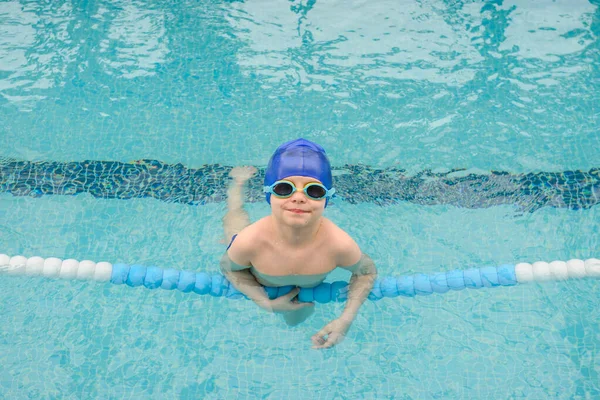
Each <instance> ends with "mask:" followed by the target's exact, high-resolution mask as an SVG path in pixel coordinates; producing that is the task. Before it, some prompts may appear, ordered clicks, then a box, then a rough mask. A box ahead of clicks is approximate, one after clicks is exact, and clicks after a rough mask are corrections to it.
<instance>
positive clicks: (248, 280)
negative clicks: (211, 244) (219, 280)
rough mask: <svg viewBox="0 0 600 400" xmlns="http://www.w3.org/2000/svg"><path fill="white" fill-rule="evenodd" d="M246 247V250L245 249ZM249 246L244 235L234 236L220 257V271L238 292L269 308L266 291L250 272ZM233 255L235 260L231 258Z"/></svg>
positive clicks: (262, 306) (260, 305)
mask: <svg viewBox="0 0 600 400" xmlns="http://www.w3.org/2000/svg"><path fill="white" fill-rule="evenodd" d="M247 249H248V250H247ZM249 249H250V247H249V246H246V245H245V237H243V236H242V237H240V235H238V237H237V238H236V240H235V242H233V243H232V244H231V246H230V247H229V249H228V250H227V251H226V252H225V254H223V257H221V263H220V266H221V272H222V273H223V275H225V277H226V278H227V280H228V281H229V282H231V284H232V285H233V286H234V287H235V288H236V289H237V290H239V291H240V292H242V293H243V294H245V295H246V297H248V298H249V299H250V300H252V301H254V302H255V303H256V304H257V305H258V306H259V307H261V308H264V309H269V301H270V300H269V297H268V296H267V292H266V291H265V289H264V288H263V287H262V285H261V284H260V283H258V282H257V281H256V278H255V277H254V275H252V273H250V266H251V264H250V259H251V256H252V254H251V253H250V251H249ZM231 257H233V258H234V259H235V260H236V261H237V262H235V261H233V260H232V259H231Z"/></svg>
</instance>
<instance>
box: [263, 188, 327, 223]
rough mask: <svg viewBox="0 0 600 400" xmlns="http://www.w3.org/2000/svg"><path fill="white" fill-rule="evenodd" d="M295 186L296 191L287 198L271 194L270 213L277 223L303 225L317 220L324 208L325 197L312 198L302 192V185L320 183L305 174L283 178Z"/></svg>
mask: <svg viewBox="0 0 600 400" xmlns="http://www.w3.org/2000/svg"><path fill="white" fill-rule="evenodd" d="M282 180H286V181H289V182H292V183H293V184H294V185H295V186H296V189H297V190H296V191H295V192H294V193H293V194H292V195H291V196H290V197H288V198H287V199H280V198H278V197H276V196H274V195H271V213H272V215H273V217H274V218H275V219H276V220H277V222H279V223H283V224H285V225H289V226H297V227H303V226H307V225H311V224H313V223H316V222H318V221H319V219H320V218H321V216H322V215H323V211H324V210H325V199H323V200H313V199H311V198H309V197H307V196H306V194H305V193H304V186H305V185H307V184H309V183H311V182H318V183H321V182H320V181H319V180H317V179H315V178H309V177H306V176H288V177H286V178H283V179H282Z"/></svg>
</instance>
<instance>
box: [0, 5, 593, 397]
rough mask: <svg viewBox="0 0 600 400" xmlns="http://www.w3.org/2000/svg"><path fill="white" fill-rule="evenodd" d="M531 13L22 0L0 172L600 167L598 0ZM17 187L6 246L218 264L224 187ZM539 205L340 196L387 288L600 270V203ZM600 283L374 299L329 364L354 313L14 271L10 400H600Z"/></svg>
mask: <svg viewBox="0 0 600 400" xmlns="http://www.w3.org/2000/svg"><path fill="white" fill-rule="evenodd" d="M530 3H531V2H527V1H512V2H508V1H505V2H489V3H484V4H482V3H480V2H466V1H465V2H442V1H422V2H414V1H402V2H397V1H378V2H370V3H367V2H360V1H350V2H338V1H332V2H327V3H325V2H314V1H308V2H307V1H304V2H298V1H291V2H280V3H275V2H264V1H246V2H217V1H209V2H202V3H198V2H172V3H167V2H152V1H148V2H122V1H117V0H115V1H112V2H109V1H98V2H85V1H82V2H61V1H55V2H51V3H50V4H40V3H39V2H27V1H21V2H17V1H3V2H0V120H1V121H2V124H1V125H0V156H1V157H2V159H3V160H2V161H0V162H1V163H4V164H6V163H9V162H13V161H14V160H18V161H30V162H71V161H75V162H83V161H84V160H96V161H102V162H108V161H120V162H131V161H133V160H139V159H153V160H160V161H162V162H164V163H167V164H169V165H173V164H177V163H181V164H183V165H184V166H186V167H188V168H202V167H203V165H205V164H218V165H222V166H234V165H245V164H251V165H255V166H257V167H259V168H260V167H264V166H265V165H266V163H267V161H268V157H269V155H270V154H271V152H272V151H273V149H274V148H275V147H276V146H277V145H278V144H280V143H281V142H283V141H285V140H290V139H293V138H296V137H299V136H303V137H306V138H308V139H311V140H315V141H317V142H319V143H320V144H322V145H323V146H324V147H325V148H326V149H327V151H328V154H329V156H330V159H331V161H332V164H333V165H334V166H336V167H338V168H342V169H343V168H345V167H347V164H350V165H356V164H362V165H367V166H370V167H372V168H392V167H395V168H401V169H403V170H405V174H406V175H407V176H413V175H418V174H420V173H422V172H423V171H428V170H431V171H434V172H436V171H437V172H441V173H444V172H445V171H449V170H452V169H460V168H463V169H466V170H467V171H470V172H472V173H475V174H478V176H479V175H481V176H488V175H489V173H490V171H501V172H503V173H506V174H508V175H509V176H513V175H515V174H522V173H523V174H526V173H540V172H543V173H558V174H560V173H562V172H563V171H574V170H581V171H590V170H591V169H594V168H598V167H599V166H600V165H599V162H598V160H600V150H599V149H600V143H599V142H600V140H599V133H598V132H599V128H600V120H599V115H600V114H599V110H598V104H600V102H599V101H600V95H599V94H598V93H600V70H599V67H600V56H599V45H598V35H599V34H600V25H599V24H600V11H599V10H598V4H597V2H587V1H547V2H545V1H541V2H536V3H535V4H530ZM349 176H351V177H352V178H353V179H355V180H356V179H358V177H359V174H358V173H352V174H350V175H349ZM338 179H341V178H338ZM33 180H34V181H35V179H33ZM0 183H1V182H0ZM29 184H31V183H29ZM34 184H35V183H34ZM0 188H1V189H2V193H0V253H5V254H9V255H16V254H22V255H25V256H28V257H29V256H34V255H39V256H42V257H50V256H55V257H60V258H65V259H66V258H75V259H91V260H95V261H101V260H106V261H109V262H114V263H116V262H126V263H140V264H144V265H160V266H164V267H169V266H173V267H177V268H182V269H184V268H185V269H194V270H202V271H209V272H213V273H214V272H217V271H218V268H217V264H218V260H219V258H220V256H221V254H222V252H223V250H224V245H223V244H222V243H220V239H221V235H222V230H221V229H222V228H221V218H222V216H223V214H224V211H225V204H224V202H223V201H222V199H221V200H219V199H216V200H215V201H212V202H207V203H206V204H201V205H187V204H182V203H177V202H172V201H168V199H167V200H166V201H163V200H159V199H157V198H131V199H120V198H102V197H94V196H92V195H90V194H89V193H82V194H79V195H77V196H67V195H51V196H50V195H47V196H40V195H38V194H35V195H34V193H33V192H31V193H29V194H28V195H24V196H18V195H15V193H14V192H10V193H9V191H8V190H7V189H5V188H4V186H1V185H0ZM207 189H208V188H207V187H200V188H198V190H200V191H204V190H207ZM361 189H362V190H365V189H364V187H362V186H361ZM108 190H112V189H111V188H109V189H108ZM11 193H12V194H11ZM375 193H380V192H377V191H375ZM597 193H600V191H598V192H594V191H593V190H592V192H591V194H590V193H588V194H587V196H592V197H593V196H596V195H597ZM478 195H480V196H484V194H482V193H479V194H478ZM526 195H527V193H526V192H525V190H522V191H521V192H517V193H516V194H511V195H510V196H505V197H504V199H505V200H506V199H508V200H507V201H503V202H502V203H501V204H500V205H496V206H486V207H483V206H482V207H466V206H461V204H460V202H459V203H457V204H454V203H453V204H448V203H445V202H433V204H430V205H423V204H415V203H411V202H405V201H398V202H392V203H390V204H384V205H378V204H376V203H373V202H350V201H347V200H345V199H338V200H336V201H334V202H333V204H332V207H329V208H328V209H327V212H326V215H327V216H328V217H329V218H330V219H332V220H333V221H334V222H335V223H336V224H338V225H339V226H341V227H342V228H344V229H345V230H347V231H348V232H349V233H350V234H351V235H352V236H353V237H354V238H355V240H356V241H357V242H358V243H359V245H360V246H361V248H362V249H363V251H364V252H366V253H368V254H369V255H370V256H371V257H372V258H373V259H374V261H375V262H376V264H377V266H378V269H379V273H380V275H381V276H388V275H400V274H403V275H404V274H411V273H415V272H436V271H446V270H450V269H454V268H468V267H473V266H483V265H498V264H504V263H516V262H520V261H529V262H533V261H538V260H546V261H551V260H555V259H559V260H568V259H570V258H582V259H585V258H589V257H596V258H598V252H597V249H598V247H599V241H600V240H599V238H600V236H599V233H600V232H599V222H600V214H599V211H598V206H591V207H589V208H584V209H577V208H569V207H560V206H555V207H553V206H549V205H548V204H546V203H543V204H542V203H540V205H539V207H532V208H531V207H522V203H523V201H522V200H523V198H524V197H525V196H526ZM569 195H570V196H572V197H577V196H583V193H580V192H579V191H578V189H577V187H573V188H571V191H570V192H569ZM532 201H534V202H535V201H540V202H541V200H540V199H536V198H535V197H534V199H533V200H532ZM475 203H477V202H475ZM528 204H529V203H528ZM247 209H248V211H249V213H250V215H251V217H252V219H253V220H256V219H258V218H260V217H262V216H264V215H266V214H267V213H268V212H269V209H268V207H267V205H266V204H265V203H263V202H259V201H254V202H251V203H249V204H248V206H247ZM532 209H533V211H532ZM337 279H348V276H347V275H345V274H344V273H342V272H336V273H334V274H333V276H332V277H331V280H337ZM598 289H599V286H598V282H597V281H570V282H566V283H549V284H544V285H529V286H527V285H523V286H517V287H512V288H498V289H493V290H486V289H484V290H479V291H461V292H450V293H447V294H445V295H433V296H429V297H422V298H414V299H411V298H402V297H399V298H395V299H384V300H381V301H379V302H367V303H365V304H364V305H363V307H362V309H361V313H360V315H359V316H358V318H357V319H356V321H355V323H354V325H353V327H352V329H351V330H350V332H349V335H348V337H347V338H346V340H345V341H344V342H343V343H342V344H340V345H339V346H338V347H336V348H334V349H332V350H330V351H323V352H319V351H314V350H311V349H310V340H309V338H310V336H311V335H312V334H314V333H316V332H317V331H318V330H319V329H320V328H321V327H322V326H324V325H325V324H326V323H327V322H329V321H330V320H332V319H334V318H335V317H336V316H337V315H339V314H340V312H341V310H342V307H343V306H342V305H340V304H326V305H320V306H318V308H317V311H316V313H315V315H314V316H313V317H311V319H309V320H308V321H307V322H306V323H304V324H302V325H301V326H299V327H296V328H288V327H286V326H285V324H284V323H283V322H282V321H281V319H280V318H279V317H277V316H274V315H270V314H266V313H263V312H260V311H259V310H257V307H256V306H255V305H253V304H251V303H250V302H244V301H227V300H225V299H215V298H212V297H200V296H196V295H190V294H182V293H175V292H167V291H149V290H144V289H139V288H137V289H131V288H128V287H122V286H110V285H104V284H94V283H87V282H64V281H51V280H46V279H42V278H24V277H22V278H9V277H2V279H0V293H1V294H0V313H1V315H2V317H3V318H2V320H3V322H2V324H0V397H2V398H10V399H26V398H35V399H39V398H49V399H54V398H61V399H63V398H73V399H79V398H135V399H138V398H157V399H158V398H181V399H196V398H215V399H222V398H276V399H279V398H299V397H307V398H318V399H342V398H347V399H354V398H375V399H382V398H394V399H396V398H398V399H401V398H402V399H409V398H418V399H426V398H473V399H488V398H528V399H546V398H560V399H571V398H574V399H578V398H582V399H584V398H596V397H599V396H600V386H599V384H598V382H599V381H600V379H599V374H600V364H599V362H598V359H599V357H600V353H599V348H600V325H599V324H598V321H599V320H600V318H599V317H600V315H599V311H598V306H597V304H598V300H597V293H598Z"/></svg>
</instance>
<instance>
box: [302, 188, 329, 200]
mask: <svg viewBox="0 0 600 400" xmlns="http://www.w3.org/2000/svg"><path fill="white" fill-rule="evenodd" d="M306 194H307V195H308V197H312V198H313V199H322V198H323V197H325V195H326V194H327V193H326V192H325V188H324V187H323V186H321V185H308V187H307V188H306Z"/></svg>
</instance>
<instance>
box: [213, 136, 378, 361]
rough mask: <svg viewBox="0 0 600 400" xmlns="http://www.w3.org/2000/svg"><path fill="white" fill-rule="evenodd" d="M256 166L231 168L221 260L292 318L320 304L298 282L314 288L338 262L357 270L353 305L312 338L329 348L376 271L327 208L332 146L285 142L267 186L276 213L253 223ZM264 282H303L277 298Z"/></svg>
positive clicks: (248, 288) (262, 302)
mask: <svg viewBox="0 0 600 400" xmlns="http://www.w3.org/2000/svg"><path fill="white" fill-rule="evenodd" d="M255 173H256V169H255V168H253V167H237V168H234V169H232V170H231V172H230V176H231V177H232V178H233V179H234V182H233V183H232V185H231V186H230V188H229V191H228V200H227V203H228V204H227V205H228V212H227V214H226V215H225V217H224V218H223V223H224V230H225V235H226V240H230V239H231V242H230V244H229V247H228V248H227V251H226V252H225V254H224V255H223V258H222V259H221V270H222V272H223V274H224V275H225V276H226V277H227V279H228V280H229V281H230V282H231V283H232V284H233V285H234V286H235V288H236V289H238V290H239V291H240V292H242V293H244V294H245V295H246V296H247V297H248V298H250V299H251V300H253V301H254V302H255V303H256V304H257V305H258V306H259V307H261V308H263V309H265V310H267V311H270V312H275V313H282V314H283V317H284V319H285V321H286V322H287V323H288V324H289V325H296V324H299V323H300V322H302V321H304V320H305V319H306V318H308V317H309V316H310V314H312V313H313V311H314V303H300V302H298V301H297V299H295V297H296V296H297V294H298V292H299V291H300V289H299V287H314V286H317V285H318V284H320V283H321V282H323V281H324V280H325V277H326V276H327V275H328V274H329V273H330V272H331V271H332V270H334V269H335V268H336V267H340V268H344V269H347V270H349V271H351V272H352V278H351V279H350V287H349V293H348V300H347V302H346V307H345V309H344V312H343V313H342V315H341V316H340V318H338V319H335V320H334V321H332V322H330V323H329V324H327V325H326V326H325V327H324V328H323V329H321V330H320V331H319V332H318V333H317V334H315V335H314V336H313V337H312V342H313V345H314V346H313V348H320V349H321V348H329V347H332V346H334V345H335V344H337V343H339V342H340V341H342V340H343V338H344V336H345V334H346V332H347V331H348V329H349V328H350V325H351V323H352V321H353V320H354V318H355V317H356V314H357V312H358V309H359V307H360V306H361V304H362V303H363V302H364V300H365V299H366V298H367V296H368V294H369V292H370V291H371V288H372V287H373V283H374V281H375V278H376V276H377V270H376V268H375V265H374V263H373V261H372V260H371V258H370V257H369V256H367V255H366V254H364V253H362V252H361V251H360V248H359V247H358V245H357V244H356V242H355V241H354V240H353V239H352V238H351V237H350V236H349V235H348V234H347V233H346V232H344V231H343V230H342V229H340V228H339V227H337V226H336V225H335V224H334V223H333V222H331V221H330V220H328V219H327V218H325V217H323V211H324V210H325V207H326V206H327V203H328V202H329V199H330V198H331V196H332V195H333V193H334V189H333V187H332V186H333V183H332V175H331V166H330V164H329V160H328V159H327V156H326V154H325V150H324V149H323V148H322V147H321V146H319V145H318V144H316V143H313V142H310V141H308V140H305V139H297V140H293V141H290V142H287V143H284V144H282V145H281V146H279V147H278V148H277V150H276V151H275V153H274V154H273V156H271V159H270V161H269V165H268V167H267V170H266V172H265V185H264V192H265V194H266V199H267V202H268V203H269V204H270V205H271V215H269V216H267V217H265V218H262V219H260V220H259V221H257V222H255V223H253V224H250V220H249V218H248V214H247V213H246V212H245V211H244V210H243V208H242V206H243V198H242V196H243V186H244V183H245V182H246V181H247V180H248V179H250V178H251V177H252V176H253V175H254V174H255ZM263 285H264V286H287V285H293V286H297V287H296V288H295V289H294V290H292V291H291V292H290V293H288V294H287V295H284V296H281V297H278V298H276V299H273V300H270V299H269V298H268V296H267V294H266V292H265V290H264V289H263Z"/></svg>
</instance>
